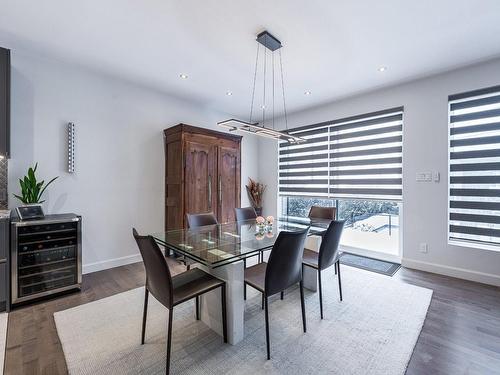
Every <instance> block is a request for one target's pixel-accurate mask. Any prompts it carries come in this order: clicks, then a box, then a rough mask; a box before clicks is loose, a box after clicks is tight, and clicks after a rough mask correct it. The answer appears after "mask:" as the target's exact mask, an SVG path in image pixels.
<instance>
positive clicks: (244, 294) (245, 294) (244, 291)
mask: <svg viewBox="0 0 500 375" xmlns="http://www.w3.org/2000/svg"><path fill="white" fill-rule="evenodd" d="M243 299H244V300H245V301H246V300H247V283H243Z"/></svg>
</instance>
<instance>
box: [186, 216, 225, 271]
mask: <svg viewBox="0 0 500 375" xmlns="http://www.w3.org/2000/svg"><path fill="white" fill-rule="evenodd" d="M186 218H187V224H188V228H189V229H195V228H199V227H204V226H205V225H216V224H218V223H217V218H216V217H215V215H214V214H213V212H206V213H202V214H186ZM182 262H183V263H184V264H185V265H186V268H187V270H188V271H189V270H190V269H191V266H192V265H193V264H195V263H196V262H194V261H192V260H191V259H189V258H187V257H184V258H183V260H182Z"/></svg>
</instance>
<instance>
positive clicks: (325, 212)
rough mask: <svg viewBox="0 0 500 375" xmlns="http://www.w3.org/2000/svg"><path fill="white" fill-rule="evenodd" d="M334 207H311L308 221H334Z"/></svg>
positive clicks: (335, 209) (335, 210)
mask: <svg viewBox="0 0 500 375" xmlns="http://www.w3.org/2000/svg"><path fill="white" fill-rule="evenodd" d="M336 212H337V208H336V207H322V206H311V208H310V209H309V215H307V217H309V219H327V220H335V214H336Z"/></svg>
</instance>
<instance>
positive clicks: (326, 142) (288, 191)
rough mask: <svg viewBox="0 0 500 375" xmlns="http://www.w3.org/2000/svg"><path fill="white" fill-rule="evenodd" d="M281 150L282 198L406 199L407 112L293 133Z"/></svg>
mask: <svg viewBox="0 0 500 375" xmlns="http://www.w3.org/2000/svg"><path fill="white" fill-rule="evenodd" d="M290 133H291V134H293V135H297V136H299V137H302V138H304V139H306V142H304V143H301V144H290V143H288V142H286V141H283V142H281V143H280V147H279V194H280V195H281V196H290V195H299V196H314V197H329V198H340V197H342V198H354V199H359V198H368V199H385V200H401V199H402V153H403V108H395V109H391V110H386V111H380V112H376V113H370V114H367V115H362V116H355V117H350V118H347V119H341V120H335V121H331V122H327V123H321V124H316V125H311V126H306V127H302V128H298V129H294V130H293V131H290Z"/></svg>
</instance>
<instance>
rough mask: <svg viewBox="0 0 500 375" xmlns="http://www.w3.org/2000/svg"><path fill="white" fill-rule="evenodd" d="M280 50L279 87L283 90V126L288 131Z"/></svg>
mask: <svg viewBox="0 0 500 375" xmlns="http://www.w3.org/2000/svg"><path fill="white" fill-rule="evenodd" d="M279 52H280V69H281V89H282V91H283V112H284V114H285V128H286V130H287V131H288V117H287V113H286V100H285V81H284V80H283V60H282V59H281V49H280V50H279Z"/></svg>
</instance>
